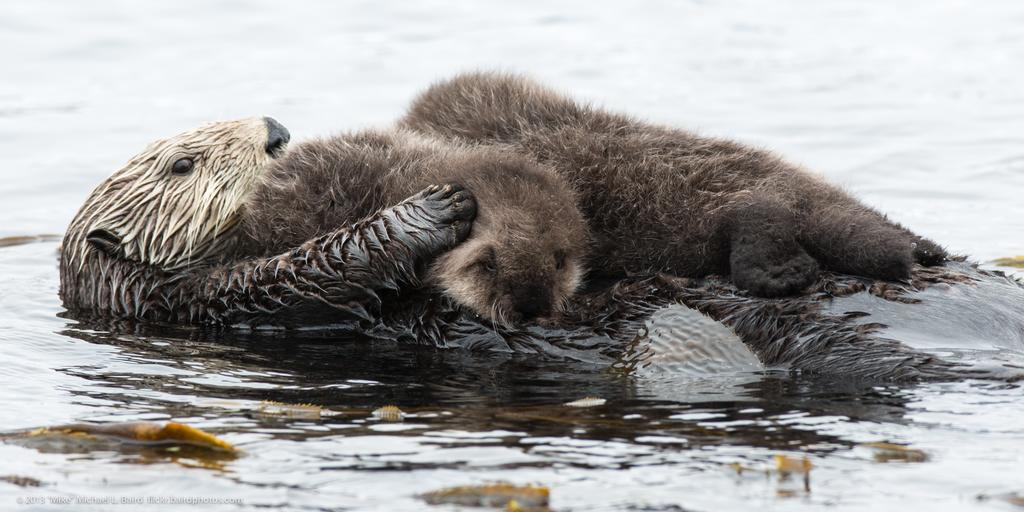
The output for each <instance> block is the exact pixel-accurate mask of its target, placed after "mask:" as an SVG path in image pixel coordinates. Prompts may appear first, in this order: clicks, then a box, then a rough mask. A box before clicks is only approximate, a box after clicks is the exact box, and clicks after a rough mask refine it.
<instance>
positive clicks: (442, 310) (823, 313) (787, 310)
mask: <svg viewBox="0 0 1024 512" xmlns="http://www.w3.org/2000/svg"><path fill="white" fill-rule="evenodd" d="M911 276H912V278H911V279H910V280H909V281H907V282H906V283H903V284H894V283H891V282H887V281H878V280H871V279H866V278H860V277H855V276H850V275H843V274H836V273H832V272H824V273H822V275H821V278H820V279H819V280H818V281H817V282H816V283H815V284H814V285H813V286H812V288H811V289H810V290H809V291H808V293H807V294H805V295H802V296H800V297H791V298H786V299H762V298H757V297H750V296H748V295H747V294H746V293H744V292H742V291H740V290H738V289H737V288H736V286H735V285H733V284H732V283H730V282H728V281H725V280H722V279H720V278H716V277H711V278H706V279H692V278H678V277H672V276H666V275H663V274H660V275H647V276H633V277H630V278H626V279H623V280H620V281H617V282H615V283H614V284H612V285H611V286H609V287H599V288H597V289H594V290H591V291H588V292H585V293H581V294H580V295H579V296H577V297H576V298H575V299H574V300H573V301H572V302H571V304H570V305H569V307H568V308H567V310H566V312H565V314H564V315H563V316H562V317H560V318H559V319H558V321H557V322H556V323H553V324H550V325H545V326H543V327H531V328H521V329H505V328H500V327H499V328H494V327H493V326H491V325H489V324H481V323H479V322H476V321H474V320H472V319H469V318H466V317H465V316H462V315H460V314H458V312H457V311H453V310H451V309H450V308H448V307H447V306H446V305H445V304H444V303H438V302H434V301H428V300H422V297H417V296H416V295H408V296H406V297H404V300H405V302H404V303H403V306H402V307H398V308H391V309H389V313H388V316H386V317H385V318H384V319H383V320H382V322H380V323H378V324H377V325H376V327H374V328H373V329H369V330H366V331H364V333H365V334H367V335H370V336H375V337H380V338H382V339H391V340H400V341H404V342H410V343H417V344H426V345H435V346H440V347H458V348H463V349H471V350H498V351H514V352H526V353H541V354H547V355H548V356H553V357H567V358H573V359H580V360H584V361H591V362H598V363H600V364H608V365H612V366H614V367H617V368H620V369H622V370H624V371H627V372H628V371H631V370H632V369H633V368H636V367H638V366H642V365H644V364H646V358H647V357H648V356H649V355H650V354H647V353H645V350H644V347H643V342H642V340H643V337H644V336H645V334H644V333H645V331H646V329H647V327H646V323H645V322H646V321H647V319H649V318H650V317H651V315H652V314H653V313H654V312H656V311H657V310H659V309H660V308H663V307H667V306H669V305H672V304H683V305H685V306H687V307H690V308H693V309H696V310H698V311H700V312H702V313H704V314H705V315H707V316H709V317H710V318H712V319H714V320H716V321H719V322H721V323H723V324H724V325H726V326H728V327H729V328H731V329H732V330H733V331H734V332H735V333H736V334H737V336H739V338H740V339H741V340H742V341H743V342H744V343H746V344H747V346H748V347H750V349H751V350H752V351H753V352H754V353H755V354H757V356H758V357H759V358H760V359H761V361H762V362H763V363H764V364H765V365H766V366H767V367H769V368H784V369H790V370H797V371H802V372H806V373H809V374H821V375H828V376H830V377H831V378H834V379H846V380H850V379H852V380H860V381H869V382H872V381H922V380H956V379H962V378H969V377H976V378H988V379H1001V380H1014V381H1016V380H1021V379H1024V368H1020V367H1013V366H1000V365H974V364H964V363H961V362H957V361H952V360H947V359H943V357H942V356H939V355H936V354H934V353H928V352H925V351H921V350H917V349H914V348H912V347H910V346H908V345H906V344H905V343H902V342H901V341H900V340H898V339H892V338H890V337H887V335H886V327H887V326H886V325H884V324H881V323H878V322H873V321H872V311H871V310H868V311H847V312H840V313H836V312H830V311H829V310H828V306H829V305H830V304H831V303H832V301H833V300H834V299H836V298H839V297H845V296H852V295H855V294H870V295H872V296H874V297H878V298H880V299H883V300H884V302H882V303H881V304H883V305H882V306H879V307H885V308H907V310H906V311H905V312H904V313H905V314H912V313H913V309H912V308H915V307H918V306H916V305H915V304H916V303H917V302H918V301H919V300H921V299H920V297H922V295H921V292H924V291H926V290H929V289H930V288H932V287H954V288H955V287H970V286H975V283H980V282H982V281H987V282H989V283H1002V284H1005V285H1007V286H1009V287H1010V288H1013V289H1016V290H1018V291H1019V292H1020V293H1022V294H1024V286H1022V285H1021V284H1020V283H1018V282H1017V281H1014V280H1013V279H1011V278H1008V277H1006V276H1005V275H1003V274H1001V273H999V272H988V271H984V270H981V269H978V268H977V267H975V266H972V265H968V264H964V263H951V264H947V265H946V266H937V267H920V266H917V267H916V268H915V269H914V270H913V271H912V274H911ZM950 295H951V296H953V297H955V296H956V295H957V294H956V293H952V294H950ZM928 300H946V299H942V298H941V297H940V298H936V297H934V296H932V297H930V298H929V299H928ZM885 304H888V305H885ZM982 306H983V305H982ZM1018 325H1021V324H1020V323H1019V322H1018ZM971 335H972V333H965V334H964V336H968V337H969V336H971ZM1021 339H1024V338H1021Z"/></svg>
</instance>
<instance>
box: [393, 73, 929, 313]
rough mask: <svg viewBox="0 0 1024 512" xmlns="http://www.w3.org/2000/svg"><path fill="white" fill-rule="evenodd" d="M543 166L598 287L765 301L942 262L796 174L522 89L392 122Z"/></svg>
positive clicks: (459, 83)
mask: <svg viewBox="0 0 1024 512" xmlns="http://www.w3.org/2000/svg"><path fill="white" fill-rule="evenodd" d="M400 125H401V126H405V127H408V128H411V129H414V130H417V131H420V132H422V133H425V134H430V135H436V136H441V137H445V138H447V139H450V140H459V141H468V142H473V143H482V144H494V145H498V146H502V147H505V148H509V149H513V150H516V151H519V152H521V153H523V154H526V155H530V156H533V157H536V158H537V159H539V160H540V161H541V162H542V163H545V164H549V165H551V166H552V167H554V168H555V169H556V170H557V171H558V172H560V173H561V174H563V175H564V176H565V177H566V178H568V179H569V181H570V182H571V183H572V185H573V187H574V188H575V189H576V190H577V192H578V193H579V194H580V207H581V208H582V209H583V211H584V213H585V215H586V217H587V221H588V224H589V226H590V229H591V231H592V234H593V236H594V238H595V240H596V242H597V247H596V248H595V249H594V251H593V254H594V257H593V258H591V260H590V266H591V268H592V269H593V270H594V271H595V275H601V274H606V275H613V276H621V275H624V274H630V273H643V272H649V271H662V272H667V273H670V274H675V275H679V276H688V277H702V276H706V275H712V274H723V275H725V274H731V277H732V280H733V282H735V283H736V285H737V286H738V287H740V288H741V289H744V290H746V291H749V292H751V293H753V294H755V295H758V296H764V297H775V296H784V295H789V294H794V293H797V292H800V291H801V290H805V289H806V288H807V287H808V286H809V285H811V284H812V283H813V282H814V281H815V280H816V279H817V278H818V274H819V267H824V268H825V269H827V270H833V271H837V272H842V273H847V274H854V275H860V276H865V277H872V278H879V279H884V280H903V279H907V278H908V277H909V276H910V270H911V267H912V265H913V264H914V262H915V261H916V262H919V263H922V264H925V265H934V264H938V263H941V262H942V261H944V260H945V259H946V258H947V255H946V252H945V251H944V250H943V249H942V248H941V247H939V246H938V245H937V244H935V243H934V242H932V241H930V240H927V239H924V238H922V237H919V236H917V235H915V234H914V233H912V232H910V231H909V230H907V229H906V228H904V227H902V226H900V225H898V224H896V223H894V222H892V221H890V220H888V219H887V218H886V217H885V216H884V215H882V214H880V213H878V212H877V211H875V210H873V209H871V208H869V207H868V206H866V205H864V204H862V203H860V202H859V201H857V200H856V199H854V198H853V197H851V196H850V195H848V194H846V193H845V192H843V191H842V190H840V189H839V188H837V187H835V186H832V185H830V184H828V183H826V182H825V181H823V180H822V179H820V178H819V177H817V176H814V175H812V174H810V173H808V172H806V171H804V170H803V169H801V168H799V167H798V166H796V165H793V164H791V163H788V162H786V161H785V160H783V159H781V158H779V157H778V156H776V155H774V154H772V153H770V152H768V151H764V150H761V149H757V148H752V147H750V146H746V145H743V144H739V143H736V142H733V141H729V140H723V139H715V138H708V137H701V136H698V135H695V134H693V133H690V132H687V131H684V130H680V129H675V128H669V127H663V126H657V125H653V124H650V123H646V122H643V121H640V120H637V119H635V118H632V117H629V116H626V115H622V114H617V113H612V112H607V111H604V110H601V109H598V108H594V107H590V106H586V105H581V104H578V103H576V102H574V101H572V100H571V99H569V98H568V97H566V96H563V95H561V94H558V93H556V92H554V91H552V90H550V89H547V88H545V87H543V86H541V85H539V84H537V83H534V82H532V81H530V80H528V79H526V78H523V77H519V76H515V75H507V74H499V73H470V74H464V75H461V76H457V77H455V78H453V79H451V80H447V81H444V82H440V83H438V84H435V85H433V86H432V87H430V88H429V89H427V90H426V92H424V93H423V94H422V95H421V96H419V97H418V98H417V99H416V100H414V102H413V104H412V106H411V107H410V108H409V112H408V114H407V115H406V116H405V117H404V118H403V119H402V121H401V122H400Z"/></svg>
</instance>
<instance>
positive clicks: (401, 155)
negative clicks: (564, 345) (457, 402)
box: [244, 130, 588, 324]
mask: <svg viewBox="0 0 1024 512" xmlns="http://www.w3.org/2000/svg"><path fill="white" fill-rule="evenodd" d="M431 183H458V184H460V185H462V186H464V187H465V188H466V189H467V190H469V191H470V192H472V194H473V197H474V198H475V199H476V202H477V216H476V220H475V221H474V222H473V229H472V234H471V235H470V236H469V238H468V239H467V240H466V241H465V242H463V243H462V244H459V245H458V246H457V247H455V248H454V249H451V250H449V251H447V252H445V253H443V254H441V255H439V256H438V257H437V258H436V259H435V260H434V262H433V263H432V264H431V266H430V267H429V268H428V269H427V272H426V273H425V277H424V279H425V280H426V282H427V284H431V285H433V287H434V288H435V289H439V290H441V291H443V292H444V294H445V295H447V296H448V297H450V298H452V299H454V300H455V302H456V303H458V304H459V305H461V306H463V307H465V308H468V309H469V310H470V311H472V312H474V313H476V314H478V315H480V316H482V317H483V318H485V319H488V320H491V321H496V322H500V323H505V324H509V323H514V322H518V321H523V320H529V319H532V318H535V317H547V316H550V315H551V314H552V313H555V312H557V311H558V310H559V309H561V308H562V307H563V306H564V304H565V302H566V301H567V300H568V299H569V298H570V297H571V296H572V294H573V293H574V292H575V291H576V288H577V287H578V286H579V284H580V280H581V277H582V275H583V273H584V268H583V267H584V259H585V257H586V249H587V243H588V235H587V227H586V223H585V222H584V220H583V215H582V213H581V212H580V211H579V209H578V207H577V205H576V195H575V193H574V192H573V190H572V189H571V188H570V187H569V185H568V183H566V182H565V180H564V179H563V178H562V177H561V176H559V175H558V174H557V173H555V172H554V171H553V170H552V169H549V168H547V167H544V166H542V165H539V164H538V163H537V162H536V161H534V160H533V159H531V158H528V157H525V156H522V155H518V154H515V153H512V152H506V151H500V150H497V149H493V148H480V147H469V146H467V145H464V144H460V143H455V142H442V141H439V140H432V139H428V138H426V137H424V136H422V135H419V134H416V133H413V132H409V131H406V130H369V131H362V132H354V133H346V134H341V135H338V136H334V137H329V138H320V139H314V140H310V141H306V142H303V143H301V144H299V145H297V146H295V147H294V148H292V149H290V150H289V152H288V153H287V154H286V155H284V156H283V157H281V158H279V159H277V160H276V161H275V162H273V163H272V164H271V166H270V170H269V171H268V172H267V173H266V175H265V177H264V179H263V180H262V182H261V183H260V185H259V186H258V187H257V188H256V190H255V191H254V192H253V194H252V195H251V196H250V198H249V200H248V202H247V205H246V209H245V216H244V226H245V231H246V232H247V233H248V235H249V237H250V238H251V239H253V240H254V241H255V242H256V245H257V246H259V247H263V248H266V249H269V250H270V251H271V252H277V251H280V250H282V249H283V248H285V247H289V246H292V245H295V244H297V243H299V242H300V241H302V240H306V239H309V238H312V237H315V236H317V235H319V234H321V233H323V232H325V231H328V230H330V229H332V227H333V226H338V225H344V224H345V223H347V222H351V220H352V219H359V218H362V217H365V216H367V215H371V214H372V213H373V212H375V211H377V210H379V209H381V208H384V207H387V206H388V205H391V204H394V203H396V202H398V201H400V200H401V199H402V198H404V197H406V196H408V195H409V194H410V193H411V192H413V191H416V190H419V189H422V188H423V187H425V186H427V185H428V184H431Z"/></svg>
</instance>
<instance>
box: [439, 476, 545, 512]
mask: <svg viewBox="0 0 1024 512" xmlns="http://www.w3.org/2000/svg"><path fill="white" fill-rule="evenodd" d="M550 494H551V491H550V489H548V488H547V487H544V486H541V485H514V484H511V483H508V482H495V483H491V484H484V485H461V486H458V487H449V488H446V489H441V490H439V491H433V492H428V493H426V494H422V495H420V498H422V499H423V501H426V502H427V503H429V504H431V505H458V506H463V507H490V508H506V509H507V510H537V511H540V510H547V507H548V499H549V496H550Z"/></svg>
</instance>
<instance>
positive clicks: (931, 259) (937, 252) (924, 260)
mask: <svg viewBox="0 0 1024 512" xmlns="http://www.w3.org/2000/svg"><path fill="white" fill-rule="evenodd" d="M948 259H949V253H947V252H946V249H944V248H943V247H942V246H941V245H939V244H937V243H935V242H932V241H931V240H928V239H927V238H918V239H917V241H915V242H914V261H916V262H918V263H920V264H922V265H924V266H926V267H931V266H934V265H941V264H942V263H943V262H945V261H946V260H948Z"/></svg>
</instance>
